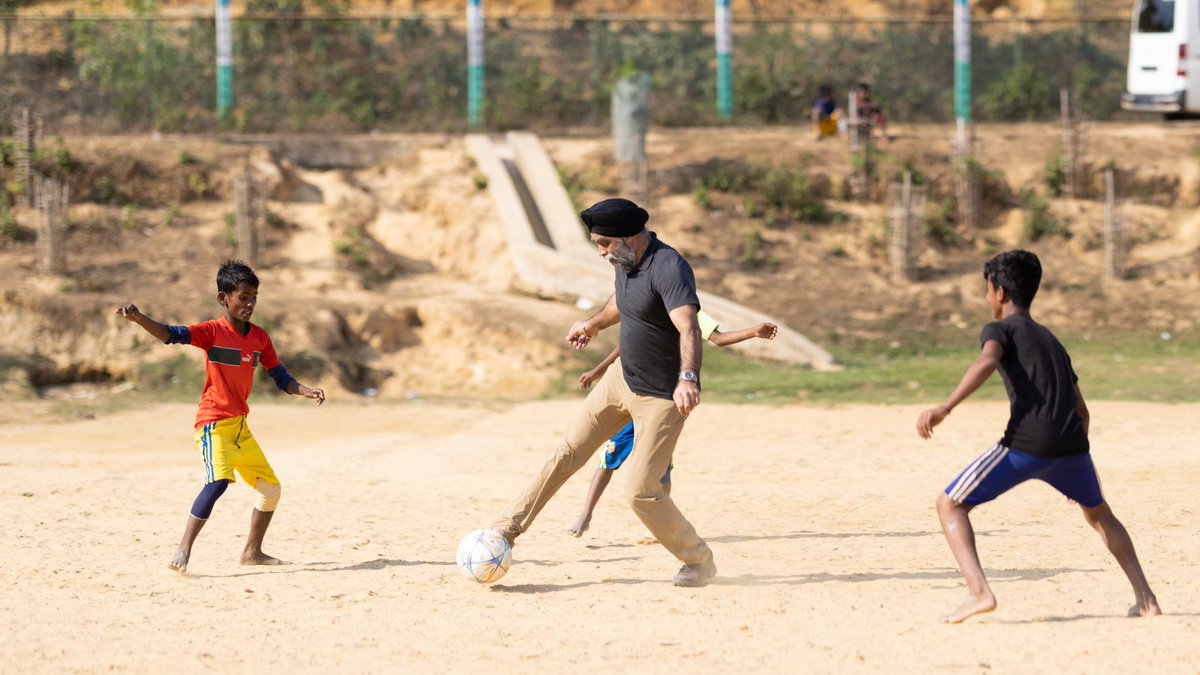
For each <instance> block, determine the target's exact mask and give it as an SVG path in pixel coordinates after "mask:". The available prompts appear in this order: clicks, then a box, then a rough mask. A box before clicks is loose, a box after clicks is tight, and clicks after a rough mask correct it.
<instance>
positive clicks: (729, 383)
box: [703, 335, 1200, 404]
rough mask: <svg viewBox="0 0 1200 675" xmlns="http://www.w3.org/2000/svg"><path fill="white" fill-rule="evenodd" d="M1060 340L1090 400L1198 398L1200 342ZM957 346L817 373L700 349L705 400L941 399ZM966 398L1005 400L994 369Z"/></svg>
mask: <svg viewBox="0 0 1200 675" xmlns="http://www.w3.org/2000/svg"><path fill="white" fill-rule="evenodd" d="M1063 343H1064V344H1065V346H1066V347H1067V349H1068V350H1069V351H1070V352H1071V359H1072V361H1073V363H1074V366H1075V370H1076V372H1078V373H1079V380H1080V387H1081V388H1082V390H1083V393H1084V396H1085V398H1087V399H1088V400H1136V401H1161V402H1174V403H1179V402H1196V401H1200V341H1197V340H1195V339H1186V338H1182V336H1180V338H1176V339H1172V340H1171V341H1164V340H1162V339H1161V336H1159V335H1144V336H1138V337H1131V338H1127V339H1113V340H1100V339H1095V338H1093V339H1091V340H1085V339H1083V338H1081V337H1078V336H1074V337H1070V338H1065V339H1064V340H1063ZM978 353H979V352H978V350H977V349H975V348H974V346H973V344H972V340H970V339H965V338H964V340H963V346H962V347H953V348H934V349H928V350H904V349H890V348H888V347H886V346H882V345H880V346H873V345H864V346H860V347H858V348H856V349H855V350H853V351H850V350H839V351H838V352H837V353H836V354H835V355H836V356H837V357H838V359H839V360H840V362H841V363H843V364H844V365H845V370H843V371H841V372H833V373H821V372H816V371H812V370H809V369H806V368H802V367H799V366H780V365H779V364H777V363H772V362H767V361H756V360H751V359H748V358H746V357H743V356H741V355H739V354H738V353H737V352H735V351H733V350H728V349H726V350H718V349H706V350H705V351H704V368H703V371H704V392H705V400H707V401H721V402H760V403H791V402H814V403H883V404H908V403H931V404H932V403H939V402H941V401H942V400H943V399H944V398H945V397H946V396H947V395H948V394H949V393H950V392H951V391H952V390H953V389H954V386H955V385H957V384H958V381H959V379H960V378H961V377H962V374H963V372H964V371H965V370H966V368H967V366H968V365H970V363H971V361H972V360H973V359H974V358H975V357H976V356H977V355H978ZM972 398H978V399H985V400H1004V399H1005V398H1006V394H1005V392H1004V386H1003V384H1002V381H1001V379H1000V376H999V374H996V375H993V376H992V379H991V380H989V381H988V383H987V384H986V385H984V387H983V388H982V389H981V390H980V391H979V392H977V393H976V394H975V395H974V396H973V397H972Z"/></svg>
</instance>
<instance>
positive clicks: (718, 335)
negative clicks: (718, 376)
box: [567, 310, 779, 537]
mask: <svg viewBox="0 0 1200 675" xmlns="http://www.w3.org/2000/svg"><path fill="white" fill-rule="evenodd" d="M696 322H697V323H698V324H699V325H700V338H701V339H703V340H708V341H709V342H711V343H713V344H714V345H716V346H718V347H728V346H729V345H735V344H737V343H739V342H744V341H746V340H750V339H753V338H756V337H757V338H762V339H764V340H774V339H775V334H776V333H778V332H779V326H776V325H775V324H773V323H760V324H758V325H756V326H753V327H751V328H743V329H741V330H733V331H726V332H722V331H720V330H718V328H719V327H720V325H719V324H718V323H717V322H716V321H715V320H713V318H712V317H710V316H709V315H707V314H705V313H704V310H699V311H697V312H696ZM620 356H621V347H620V346H618V347H617V348H616V349H614V350H612V353H610V354H609V355H608V356H606V357H604V360H603V361H601V362H600V363H599V364H598V365H597V366H596V367H595V368H592V369H591V370H589V371H587V372H586V373H584V374H582V375H580V376H579V388H580V389H587V388H588V387H590V386H592V383H593V382H595V381H596V380H599V379H600V377H601V376H602V375H604V373H605V371H607V370H608V367H609V366H611V365H612V364H613V363H615V362H616V360H617V358H618V357H620ZM633 433H634V432H633V422H630V423H629V424H626V425H625V428H624V429H621V430H620V431H618V432H617V435H616V436H613V437H612V438H611V439H609V441H608V442H607V443H605V444H604V445H603V446H602V448H603V450H604V452H602V453H601V454H600V466H598V467H597V468H596V473H595V474H594V475H593V476H592V484H591V485H590V486H589V487H588V493H587V498H586V499H585V500H584V504H583V513H580V514H579V519H578V520H576V521H575V524H574V525H572V526H571V527H569V528H567V533H568V534H570V535H572V536H575V537H582V536H583V533H584V532H587V529H588V526H589V525H591V522H592V512H593V511H595V510H596V503H597V502H599V501H600V495H602V494H604V490H605V488H607V487H608V483H609V481H611V480H612V475H613V472H614V471H616V470H617V469H619V468H621V465H622V464H624V463H625V460H626V459H627V458H628V457H629V453H631V452H633ZM674 467H675V465H674V464H671V466H669V467H667V473H666V475H664V476H663V477H662V481H661V482H662V486H663V491H664V492H666V493H667V494H671V470H672V469H673V468H674Z"/></svg>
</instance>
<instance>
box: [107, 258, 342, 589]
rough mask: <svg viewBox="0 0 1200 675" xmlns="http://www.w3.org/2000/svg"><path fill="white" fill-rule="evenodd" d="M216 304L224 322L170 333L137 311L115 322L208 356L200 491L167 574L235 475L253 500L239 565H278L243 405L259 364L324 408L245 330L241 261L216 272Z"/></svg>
mask: <svg viewBox="0 0 1200 675" xmlns="http://www.w3.org/2000/svg"><path fill="white" fill-rule="evenodd" d="M217 302H218V303H220V304H221V306H222V307H224V308H225V316H223V317H221V318H220V319H217V320H215V321H205V322H204V323H198V324H195V325H192V326H168V325H165V324H161V323H158V322H157V321H154V320H153V319H151V318H149V317H147V316H146V315H145V314H142V313H141V311H139V310H138V308H137V306H136V305H132V304H129V305H125V306H123V307H120V308H118V309H117V314H119V315H120V316H123V317H125V318H126V319H127V320H129V321H132V322H134V323H136V324H137V325H139V326H141V327H142V328H144V329H146V332H148V333H150V334H151V335H153V336H154V337H156V338H158V339H159V340H162V341H163V342H164V343H166V344H185V345H186V344H190V345H192V346H195V347H199V348H200V349H203V350H204V352H205V354H206V355H207V362H206V364H205V369H204V370H205V378H204V392H203V393H202V394H201V395H200V407H199V410H197V412H196V435H195V440H196V445H197V446H199V448H200V453H201V456H202V457H203V460H204V487H203V488H202V489H201V490H200V495H199V496H198V497H196V501H195V502H194V503H193V504H192V511H191V514H190V517H189V518H188V522H187V526H186V527H185V528H184V530H183V540H182V541H180V542H179V550H178V551H176V552H175V556H174V557H173V558H171V562H170V563H168V567H170V568H171V569H173V570H175V571H176V572H179V573H180V574H182V573H185V572H187V564H188V558H189V557H191V554H192V543H193V542H195V541H196V535H198V534H200V530H201V528H203V527H204V523H205V522H206V521H207V520H208V517H209V516H210V515H211V514H212V509H213V505H214V504H216V503H217V499H218V498H220V496H221V495H222V494H224V492H225V488H227V487H229V484H230V483H232V482H233V481H234V475H233V472H234V471H235V470H236V471H237V472H238V474H240V475H241V476H242V479H243V480H245V481H246V483H248V484H249V485H250V486H251V487H252V488H254V490H255V491H256V492H257V493H258V498H257V500H256V501H255V504H254V510H253V511H252V512H251V516H250V534H249V535H248V536H247V537H246V549H245V550H244V551H243V552H242V564H243V565H279V564H282V561H280V560H279V559H278V558H274V557H271V556H269V555H267V554H266V553H263V550H262V542H263V536H264V535H265V534H266V533H267V526H268V525H270V524H271V516H272V515H273V514H274V513H275V506H276V505H277V504H278V503H279V495H280V487H279V479H278V478H276V477H275V472H274V470H272V469H271V465H270V464H268V463H267V458H266V456H264V455H263V452H262V449H261V448H259V447H258V442H257V441H255V440H254V436H253V435H252V434H251V433H250V427H249V426H248V425H247V424H246V415H247V414H248V413H249V412H250V407H249V406H248V405H247V403H246V399H247V398H248V397H249V396H250V387H251V385H252V384H253V383H254V369H255V368H256V367H257V366H258V365H259V364H262V367H263V368H265V369H266V370H267V374H268V375H270V376H271V379H273V380H275V384H276V386H278V387H279V388H280V389H281V390H282V391H285V392H287V393H289V394H296V395H299V396H303V397H305V398H311V399H314V400H316V402H317V405H321V404H322V403H324V402H325V392H324V391H322V390H321V389H315V388H309V387H306V386H304V385H303V384H300V383H299V382H297V381H296V380H295V378H293V377H292V376H291V375H288V372H287V369H286V368H284V367H283V364H282V363H280V362H279V357H278V356H276V354H275V347H274V346H273V345H272V344H271V338H270V337H268V336H267V332H266V331H264V330H263V329H262V328H260V327H258V326H255V325H253V324H251V323H250V316H251V314H253V313H254V307H255V305H256V304H257V303H258V277H257V276H255V274H254V271H253V270H251V269H250V267H249V266H248V265H247V264H246V263H244V262H242V261H240V260H228V261H226V262H225V263H224V264H222V265H221V267H220V269H218V270H217Z"/></svg>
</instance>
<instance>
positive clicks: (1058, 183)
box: [1042, 150, 1067, 197]
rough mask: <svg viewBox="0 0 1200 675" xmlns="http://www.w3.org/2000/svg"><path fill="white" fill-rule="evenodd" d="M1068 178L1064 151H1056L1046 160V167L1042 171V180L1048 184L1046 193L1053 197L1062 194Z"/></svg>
mask: <svg viewBox="0 0 1200 675" xmlns="http://www.w3.org/2000/svg"><path fill="white" fill-rule="evenodd" d="M1066 180H1067V169H1066V166H1064V163H1063V156H1062V153H1061V152H1059V151H1057V150H1056V151H1055V152H1054V154H1053V155H1050V157H1049V158H1048V159H1047V160H1046V167H1045V169H1044V170H1043V171H1042V182H1043V183H1045V184H1046V194H1048V195H1050V196H1051V197H1058V196H1059V195H1061V194H1062V189H1063V184H1064V183H1065V182H1066Z"/></svg>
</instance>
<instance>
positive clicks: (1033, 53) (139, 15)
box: [0, 0, 1128, 131]
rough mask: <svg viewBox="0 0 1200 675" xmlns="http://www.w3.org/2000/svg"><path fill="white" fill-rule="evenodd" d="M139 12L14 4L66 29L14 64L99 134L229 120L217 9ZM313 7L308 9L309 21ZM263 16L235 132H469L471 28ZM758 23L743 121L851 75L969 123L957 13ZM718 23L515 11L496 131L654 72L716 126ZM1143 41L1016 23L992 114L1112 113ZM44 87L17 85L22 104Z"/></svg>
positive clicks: (693, 113)
mask: <svg viewBox="0 0 1200 675" xmlns="http://www.w3.org/2000/svg"><path fill="white" fill-rule="evenodd" d="M11 1H12V0H0V4H2V3H3V2H11ZM306 4H307V7H306ZM132 9H133V10H134V12H135V16H132V17H129V18H127V19H123V20H112V21H91V20H87V19H85V18H81V17H80V18H76V17H71V16H69V15H68V16H64V17H62V18H59V19H56V20H54V22H53V25H52V26H47V27H46V28H48V30H47V29H42V26H40V25H35V26H33V27H32V28H27V27H26V26H25V25H24V23H25V20H23V19H21V18H19V17H16V16H14V15H11V14H10V15H5V16H4V21H7V22H10V23H11V24H12V26H13V27H14V29H15V30H16V31H17V33H16V34H23V33H26V32H30V31H38V30H39V29H41V30H42V32H43V33H44V34H45V35H47V36H49V37H47V38H46V39H45V40H41V41H38V42H37V46H36V48H34V49H29V47H27V46H26V44H31V43H29V42H28V41H20V40H18V41H16V42H15V44H14V46H15V49H14V51H13V53H12V54H10V55H7V56H8V62H7V63H6V68H8V69H9V71H10V72H14V73H17V74H18V78H17V80H18V81H33V80H36V81H39V82H55V83H56V84H57V89H56V91H57V94H58V96H59V98H60V99H61V100H63V101H77V100H78V101H87V102H88V103H89V104H90V106H89V115H88V117H89V121H91V120H94V124H96V128H97V129H106V128H112V127H113V126H114V125H119V126H120V127H121V128H122V130H135V129H147V128H155V129H160V130H164V131H212V130H214V129H217V128H220V126H221V124H220V122H219V121H218V120H217V118H216V112H215V109H214V108H215V106H214V101H215V94H216V91H215V89H216V84H215V78H214V77H213V72H212V66H211V62H212V45H213V44H214V40H215V37H214V35H213V31H214V25H213V22H212V20H211V19H209V20H203V19H200V18H196V19H194V20H179V19H170V20H167V19H157V18H155V16H154V14H153V12H154V11H155V9H156V8H155V5H154V3H153V2H143V1H137V2H134V3H133V6H132ZM306 10H307V12H308V15H307V17H306V18H299V17H298V14H300V13H301V12H304V11H306ZM246 11H247V13H248V14H250V15H274V16H271V17H264V18H261V19H245V20H239V21H237V22H235V23H234V26H233V31H234V35H233V40H234V44H235V45H236V49H237V54H238V68H237V72H236V76H235V80H234V92H235V93H234V100H235V107H234V110H233V114H232V116H231V118H230V119H229V120H228V124H229V125H230V126H231V127H232V128H233V129H236V130H238V131H273V130H277V131H286V130H302V129H303V130H319V131H333V130H337V131H356V130H369V129H388V130H418V129H420V130H431V131H432V130H454V129H463V128H465V126H466V110H467V105H466V97H467V94H466V87H464V86H463V84H464V82H463V79H464V75H463V74H464V72H465V68H466V64H465V62H464V61H465V53H464V51H465V50H464V48H463V45H464V44H465V35H464V34H463V26H462V24H461V23H460V22H454V21H449V20H444V19H434V18H429V17H425V16H421V15H420V14H418V13H413V14H411V15H409V16H405V17H403V18H396V17H349V16H347V6H346V5H345V3H342V2H340V1H330V2H318V3H304V2H300V1H299V0H249V1H248V2H247V3H246ZM0 13H2V12H0ZM317 17H319V18H317ZM813 28H815V30H813ZM747 30H749V31H751V33H750V34H747V35H745V36H744V39H743V38H741V37H739V41H738V45H739V47H738V58H737V61H736V64H737V66H736V68H735V69H734V73H733V77H734V82H733V86H734V102H735V109H734V115H735V121H736V123H738V124H747V125H754V124H763V123H765V124H797V123H800V124H803V123H806V121H807V116H808V111H809V109H810V107H811V105H812V102H813V100H814V97H815V94H816V90H817V86H818V85H819V84H822V83H825V82H830V83H833V84H834V85H835V86H837V87H839V88H842V89H843V91H839V92H838V93H839V95H841V94H844V87H845V86H846V85H847V84H849V83H852V82H856V81H858V80H860V79H864V78H865V79H868V80H870V81H871V82H872V84H873V87H874V95H875V98H876V99H877V100H878V101H879V102H880V104H881V105H882V106H883V108H884V110H885V111H886V112H887V114H888V116H889V117H890V118H892V119H895V120H904V121H911V122H945V121H949V120H950V119H951V117H950V116H951V111H952V109H953V107H952V106H951V105H950V99H951V94H952V87H951V84H950V82H949V81H948V80H947V77H948V76H949V74H950V73H952V72H953V68H952V63H953V51H952V50H948V49H947V48H946V45H948V44H951V42H952V27H951V26H950V25H949V24H948V23H935V24H929V23H927V22H923V21H913V22H911V23H891V22H888V23H883V24H871V23H870V22H868V23H867V24H865V25H864V24H853V23H852V24H844V23H823V22H821V21H819V20H817V21H813V22H812V23H811V24H806V25H805V26H804V27H802V26H801V25H799V24H796V23H793V22H779V23H777V24H758V25H754V26H752V27H751V26H748V27H747ZM706 31H707V29H706V27H705V24H704V23H703V22H699V21H696V22H693V21H680V22H662V21H658V22H656V21H641V20H622V21H619V22H618V21H611V20H608V19H604V18H595V19H581V20H578V21H572V22H570V23H569V24H566V23H564V24H557V25H548V24H547V23H546V22H544V21H538V20H522V19H519V18H514V19H505V20H501V21H497V22H495V24H494V25H490V26H489V30H488V45H487V51H488V59H487V66H486V69H487V70H486V75H485V77H486V81H487V83H488V86H487V92H488V93H487V97H486V100H485V102H484V103H485V108H484V110H485V112H484V121H485V124H486V125H487V126H488V127H489V128H491V129H493V130H502V129H509V128H539V127H541V128H547V127H550V128H562V127H564V126H578V125H593V126H598V127H604V126H607V123H608V119H609V115H610V106H611V98H610V95H611V93H612V88H613V86H614V83H616V82H617V81H619V80H620V79H621V77H622V76H623V75H626V74H629V73H640V72H645V73H648V74H649V75H650V77H651V79H652V87H653V96H654V99H653V115H654V120H655V124H656V125H662V126H698V125H699V126H704V125H710V124H715V123H717V121H718V120H717V118H716V111H715V109H714V106H713V104H712V102H713V100H714V99H715V87H716V85H715V81H714V79H715V78H714V77H713V73H712V68H711V60H712V37H711V33H708V32H706ZM1127 37H1128V26H1127V25H1126V24H1124V23H1123V22H1104V23H1093V24H1089V25H1088V26H1087V28H1086V30H1080V26H1079V25H1077V24H1075V25H1073V24H1069V23H1067V24H1061V25H1053V26H1040V27H1036V28H1030V27H1022V26H1020V25H1014V29H1013V31H1012V32H1010V31H1008V30H1004V31H1001V32H999V33H996V32H991V33H990V35H989V36H987V37H984V36H983V35H980V36H979V39H977V40H976V41H975V43H974V45H973V50H974V59H975V63H976V64H977V68H976V72H975V73H974V74H973V77H974V86H975V87H976V90H977V91H978V92H980V96H979V99H978V101H979V105H978V107H979V112H980V116H981V118H983V119H987V120H1004V121H1012V120H1024V119H1030V118H1038V119H1047V118H1050V117H1052V116H1053V115H1054V113H1055V112H1056V111H1057V102H1058V91H1059V89H1060V88H1062V87H1068V88H1071V89H1072V90H1073V92H1074V94H1075V97H1074V100H1076V101H1078V102H1079V104H1080V106H1081V109H1082V111H1083V113H1084V115H1085V116H1086V117H1087V118H1088V119H1108V118H1111V117H1112V116H1113V114H1114V113H1115V112H1116V111H1117V108H1118V105H1117V104H1118V102H1119V100H1120V91H1121V88H1122V86H1123V82H1124V77H1123V75H1124V68H1125V58H1126V56H1127V54H1126V52H1127ZM931 74H936V75H931ZM26 94H27V92H25V91H21V90H18V91H14V92H13V95H14V98H16V99H18V100H19V99H21V98H23V97H24V96H25V95H26ZM71 107H72V106H64V107H63V108H64V110H66V109H69V108H71ZM52 114H55V115H59V114H63V113H61V112H55V113H52ZM58 121H59V120H57V119H47V120H46V122H47V128H58V127H59V126H61V125H59V124H58Z"/></svg>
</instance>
